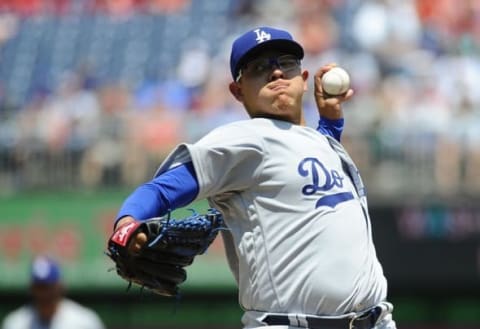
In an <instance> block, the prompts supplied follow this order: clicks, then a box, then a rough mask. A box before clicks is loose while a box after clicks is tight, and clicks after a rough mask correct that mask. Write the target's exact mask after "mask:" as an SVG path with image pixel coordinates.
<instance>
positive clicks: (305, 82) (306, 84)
mask: <svg viewBox="0 0 480 329" xmlns="http://www.w3.org/2000/svg"><path fill="white" fill-rule="evenodd" d="M309 75H310V74H309V73H308V71H307V70H305V71H303V72H302V79H303V91H307V90H308V83H307V80H308V76H309Z"/></svg>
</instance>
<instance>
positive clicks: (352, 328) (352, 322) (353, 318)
mask: <svg viewBox="0 0 480 329" xmlns="http://www.w3.org/2000/svg"><path fill="white" fill-rule="evenodd" d="M360 316H361V315H360ZM360 316H359V315H356V314H355V315H354V316H352V318H351V319H350V321H349V322H348V329H355V323H354V322H355V321H356V320H357V319H358V318H359V317H360Z"/></svg>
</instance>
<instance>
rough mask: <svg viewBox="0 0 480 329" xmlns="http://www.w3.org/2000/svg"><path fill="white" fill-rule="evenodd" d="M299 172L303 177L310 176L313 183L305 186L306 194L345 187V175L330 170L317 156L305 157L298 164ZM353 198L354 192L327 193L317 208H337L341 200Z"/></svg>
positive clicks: (303, 191)
mask: <svg viewBox="0 0 480 329" xmlns="http://www.w3.org/2000/svg"><path fill="white" fill-rule="evenodd" d="M298 173H299V174H300V176H302V177H310V178H311V184H307V185H305V186H303V188H302V193H303V194H304V195H313V194H315V193H317V192H319V191H329V190H331V189H333V188H334V187H338V188H343V180H344V179H345V176H343V175H341V174H340V173H339V172H338V171H336V170H334V169H331V170H328V169H327V168H326V167H325V165H324V164H323V163H321V162H320V161H319V160H318V159H317V158H311V157H309V158H305V159H303V160H302V161H300V163H299V164H298ZM352 199H353V194H352V192H340V193H335V194H330V195H325V196H323V197H321V198H320V199H318V201H317V203H316V205H315V208H318V207H321V206H327V207H330V208H335V206H336V205H337V204H339V203H340V202H344V201H348V200H352Z"/></svg>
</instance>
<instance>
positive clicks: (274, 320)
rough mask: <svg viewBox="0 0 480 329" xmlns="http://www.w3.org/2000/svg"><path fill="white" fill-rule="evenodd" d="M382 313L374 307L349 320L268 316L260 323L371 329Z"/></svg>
mask: <svg viewBox="0 0 480 329" xmlns="http://www.w3.org/2000/svg"><path fill="white" fill-rule="evenodd" d="M381 313H382V308H381V307H378V306H377V307H374V308H372V309H371V310H368V311H367V312H365V313H362V314H360V315H359V316H357V317H351V318H321V317H315V316H308V315H306V316H303V317H302V318H303V319H300V318H299V317H297V318H296V319H292V317H293V316H292V315H291V316H290V317H289V316H288V315H280V314H268V315H266V316H265V317H264V318H263V320H262V322H265V323H266V324H268V325H270V326H276V325H279V326H294V327H304V328H308V329H372V328H373V327H375V324H376V323H377V320H378V318H379V316H380V314H381Z"/></svg>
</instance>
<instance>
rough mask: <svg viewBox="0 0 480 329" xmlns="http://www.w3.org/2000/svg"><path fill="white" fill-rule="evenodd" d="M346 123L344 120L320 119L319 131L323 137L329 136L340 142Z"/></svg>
mask: <svg viewBox="0 0 480 329" xmlns="http://www.w3.org/2000/svg"><path fill="white" fill-rule="evenodd" d="M344 123H345V120H344V119H343V118H341V119H327V118H323V117H320V120H319V121H318V127H317V131H318V132H319V133H321V134H323V135H329V136H331V137H333V138H335V139H336V140H337V141H339V142H340V138H341V137H342V132H343V125H344Z"/></svg>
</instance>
